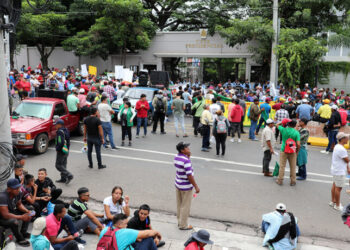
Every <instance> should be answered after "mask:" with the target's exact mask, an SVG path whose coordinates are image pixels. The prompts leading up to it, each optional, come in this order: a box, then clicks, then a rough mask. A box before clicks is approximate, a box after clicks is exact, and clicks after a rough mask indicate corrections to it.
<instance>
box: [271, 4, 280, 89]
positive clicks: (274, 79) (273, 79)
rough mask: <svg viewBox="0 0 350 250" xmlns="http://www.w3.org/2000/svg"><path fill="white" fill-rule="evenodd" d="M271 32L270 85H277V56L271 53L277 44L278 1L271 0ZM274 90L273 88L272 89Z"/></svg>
mask: <svg viewBox="0 0 350 250" xmlns="http://www.w3.org/2000/svg"><path fill="white" fill-rule="evenodd" d="M272 22H273V31H274V37H273V41H272V49H271V69H270V85H271V84H273V85H275V84H278V62H277V56H276V54H275V52H274V51H273V50H274V49H275V48H276V47H277V44H278V0H273V20H272ZM274 89H275V88H274Z"/></svg>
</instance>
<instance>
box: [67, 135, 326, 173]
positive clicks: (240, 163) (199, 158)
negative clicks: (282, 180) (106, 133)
mask: <svg viewBox="0 0 350 250" xmlns="http://www.w3.org/2000/svg"><path fill="white" fill-rule="evenodd" d="M71 142H75V143H80V144H83V143H84V142H82V141H76V140H71ZM119 148H120V149H123V150H124V149H125V150H130V151H139V152H145V153H151V154H161V155H170V156H175V155H176V154H174V153H168V152H162V151H155V150H148V149H140V148H130V147H119ZM191 158H192V159H198V160H203V161H207V162H217V163H223V164H229V165H238V166H246V167H252V168H260V169H261V168H262V166H261V165H258V164H253V163H246V162H236V161H225V160H218V159H211V158H204V157H199V156H191ZM270 168H272V169H273V166H270ZM285 171H286V172H290V170H289V169H286V170H285ZM307 174H308V175H314V176H319V177H324V178H332V176H331V175H325V174H319V173H313V172H308V173H307Z"/></svg>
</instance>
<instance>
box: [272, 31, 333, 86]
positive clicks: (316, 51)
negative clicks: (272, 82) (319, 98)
mask: <svg viewBox="0 0 350 250" xmlns="http://www.w3.org/2000/svg"><path fill="white" fill-rule="evenodd" d="M280 44H281V45H278V46H277V48H276V50H275V52H276V54H277V56H278V62H279V80H280V81H281V82H283V83H284V84H286V85H288V86H294V85H295V84H300V83H306V82H313V79H314V76H315V71H316V67H317V64H318V63H319V62H320V61H321V59H322V57H323V56H324V54H325V53H326V52H327V49H326V48H325V47H324V46H322V45H321V44H320V42H319V41H317V40H316V39H315V38H313V37H308V36H307V29H283V30H281V36H280Z"/></svg>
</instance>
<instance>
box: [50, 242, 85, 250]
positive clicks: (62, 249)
mask: <svg viewBox="0 0 350 250" xmlns="http://www.w3.org/2000/svg"><path fill="white" fill-rule="evenodd" d="M52 247H53V248H54V249H55V250H79V247H78V242H76V241H75V240H71V241H66V242H63V243H59V244H55V245H52Z"/></svg>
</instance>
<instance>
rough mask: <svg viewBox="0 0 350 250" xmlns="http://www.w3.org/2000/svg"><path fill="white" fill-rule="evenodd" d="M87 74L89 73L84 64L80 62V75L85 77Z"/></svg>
mask: <svg viewBox="0 0 350 250" xmlns="http://www.w3.org/2000/svg"><path fill="white" fill-rule="evenodd" d="M88 75H89V73H88V71H87V67H86V64H82V65H81V76H82V77H86V76H88Z"/></svg>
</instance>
